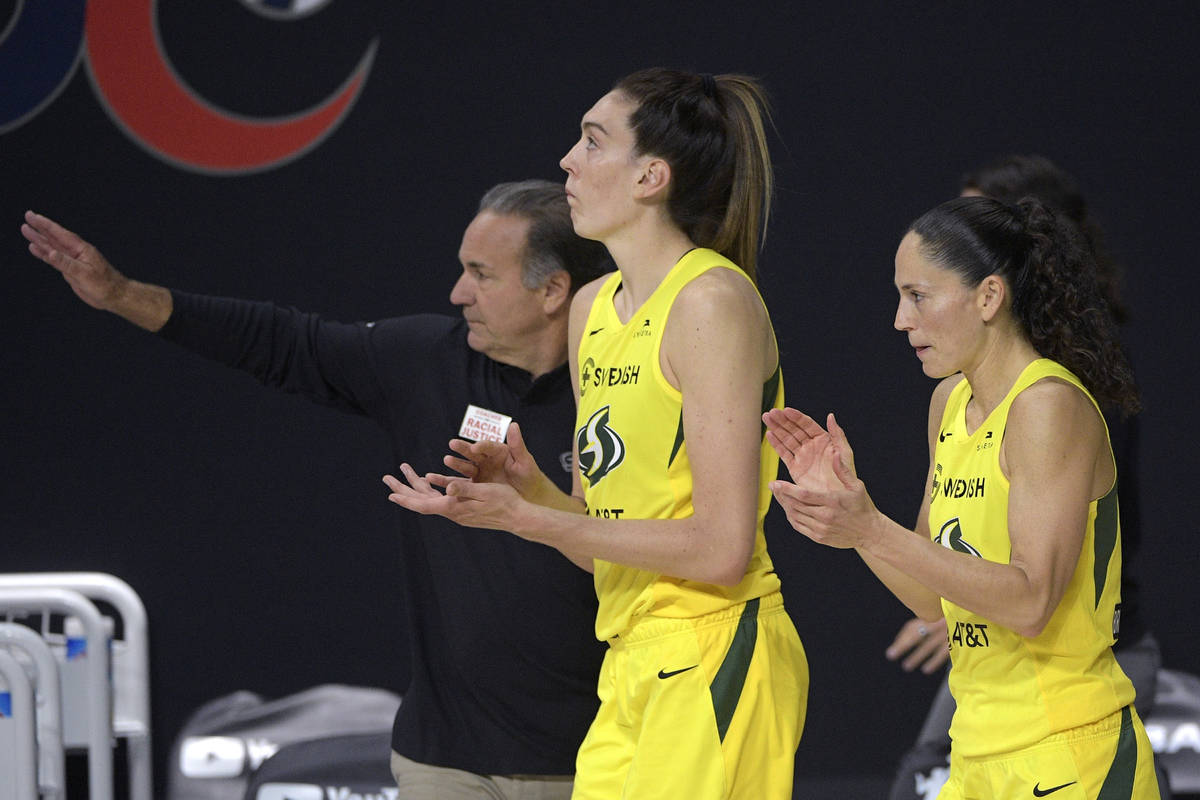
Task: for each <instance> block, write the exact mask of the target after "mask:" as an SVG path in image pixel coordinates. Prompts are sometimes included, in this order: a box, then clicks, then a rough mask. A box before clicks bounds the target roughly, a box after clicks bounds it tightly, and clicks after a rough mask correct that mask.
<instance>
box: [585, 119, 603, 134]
mask: <svg viewBox="0 0 1200 800" xmlns="http://www.w3.org/2000/svg"><path fill="white" fill-rule="evenodd" d="M579 127H581V128H583V129H584V130H585V131H586V130H587V129H588V128H595V129H596V130H598V131H600V132H601V133H603V134H604V135H605V136H608V131H606V130H604V126H603V125H601V124H600V123H599V122H591V121H589V120H586V119H585V120H584V121H583V123H582V124H581V125H580V126H579Z"/></svg>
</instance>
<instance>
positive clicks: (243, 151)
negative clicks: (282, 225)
mask: <svg viewBox="0 0 1200 800" xmlns="http://www.w3.org/2000/svg"><path fill="white" fill-rule="evenodd" d="M328 2H329V0H243V4H244V5H245V6H246V7H247V8H248V9H251V10H253V11H254V12H255V13H259V14H261V15H262V16H264V17H268V18H270V19H278V20H281V21H287V20H291V19H297V18H299V17H302V16H307V15H309V14H312V13H315V12H316V11H319V10H320V9H321V8H323V7H324V6H326V5H327V4H328ZM377 46H378V40H375V41H372V42H371V43H370V44H369V45H368V46H367V48H366V50H365V52H364V53H363V56H362V57H361V58H360V59H359V62H358V65H357V66H356V67H355V68H354V71H353V72H351V73H350V75H349V76H348V77H347V78H346V79H345V80H344V81H343V83H342V85H341V87H340V88H339V89H337V90H336V91H334V92H333V93H332V94H331V95H329V96H328V97H326V98H325V99H324V100H322V101H321V102H319V103H317V104H316V105H314V106H312V107H310V108H307V109H300V110H298V111H296V112H295V113H293V114H290V115H288V116H285V117H247V116H244V115H241V114H235V113H233V112H230V111H226V110H223V109H220V108H217V107H216V106H214V105H213V104H211V103H209V102H208V101H206V100H205V99H204V98H203V97H200V96H199V95H197V94H196V93H195V92H194V91H193V90H192V89H191V88H190V87H189V86H188V85H187V84H186V83H184V82H183V80H182V79H181V78H180V77H179V75H177V74H176V72H175V71H174V69H173V68H172V67H171V64H170V61H169V58H168V54H167V53H166V52H165V51H164V49H163V46H162V41H161V39H160V37H159V35H158V26H157V2H156V0H121V1H120V2H118V1H117V0H90V2H89V1H88V0H36V2H34V1H32V0H17V3H16V7H15V10H14V12H13V14H12V17H11V19H9V20H8V22H7V25H6V26H5V27H4V28H2V29H0V75H4V80H3V81H2V82H0V134H3V133H5V132H7V131H10V130H14V129H16V128H18V127H20V126H21V125H23V124H25V123H26V122H28V121H29V120H31V119H33V118H34V117H36V116H37V115H38V114H40V113H41V112H42V111H43V110H44V109H45V108H47V107H48V106H49V105H50V104H51V103H53V102H54V100H55V99H56V98H57V97H58V95H59V94H60V93H61V92H62V90H63V88H64V87H65V86H66V85H67V83H68V82H69V81H70V79H71V77H72V76H73V75H74V73H75V70H76V67H77V66H78V64H79V62H80V61H81V60H86V62H87V67H88V74H89V76H90V77H91V79H92V86H93V89H94V90H95V93H96V96H97V98H98V99H99V100H100V102H101V104H102V105H103V106H104V108H105V110H106V111H107V112H108V114H109V116H110V117H112V119H113V121H114V122H115V123H116V125H117V127H118V128H120V129H121V130H122V131H123V132H124V133H125V134H126V135H127V136H128V137H129V138H130V139H132V140H133V141H134V142H136V143H137V144H138V145H139V146H141V147H142V148H143V149H144V150H146V151H147V152H149V153H150V154H151V155H153V156H155V157H156V158H159V159H162V160H163V161H166V162H168V163H170V164H173V165H175V166H177V167H179V168H181V169H185V170H189V171H194V172H202V173H209V174H222V175H235V174H244V173H249V172H259V171H262V170H265V169H270V168H272V167H276V166H279V165H281V164H285V163H287V162H289V161H292V160H293V159H296V158H299V157H301V156H303V155H304V154H305V153H307V152H308V151H310V150H311V149H312V148H314V147H316V146H317V145H318V144H320V142H322V141H323V140H324V139H325V138H326V137H327V136H329V134H330V133H332V132H333V131H334V130H335V129H336V128H337V127H338V125H339V124H340V123H341V122H342V120H344V119H345V117H346V115H347V114H348V113H349V111H350V109H351V107H352V106H353V104H354V101H355V100H356V99H357V97H358V95H359V93H360V92H361V91H362V87H363V85H364V84H365V83H366V79H367V76H368V75H369V74H370V71H371V66H372V63H373V61H374V57H375V50H376V48H377Z"/></svg>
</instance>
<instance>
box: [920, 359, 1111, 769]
mask: <svg viewBox="0 0 1200 800" xmlns="http://www.w3.org/2000/svg"><path fill="white" fill-rule="evenodd" d="M1047 377H1056V378H1060V379H1062V380H1063V381H1066V382H1067V383H1070V384H1071V385H1073V386H1075V387H1076V388H1077V389H1079V391H1081V392H1083V393H1084V394H1085V395H1087V397H1088V399H1089V400H1091V401H1092V404H1093V405H1096V401H1095V399H1094V398H1093V397H1092V396H1091V394H1090V393H1088V391H1087V390H1086V389H1084V388H1083V385H1082V384H1081V383H1080V382H1079V379H1078V378H1076V377H1075V376H1074V375H1073V374H1071V372H1070V371H1068V370H1067V369H1065V368H1064V367H1063V366H1061V365H1060V364H1058V363H1056V362H1054V361H1051V360H1049V359H1045V358H1041V359H1038V360H1036V361H1034V362H1032V363H1031V364H1030V365H1029V366H1027V367H1026V368H1025V369H1024V370H1023V371H1022V372H1021V375H1020V376H1019V377H1018V378H1017V381H1016V383H1015V384H1013V387H1012V388H1011V389H1010V390H1009V392H1008V395H1007V396H1006V397H1005V398H1004V400H1003V401H1002V402H1001V403H1000V405H999V406H997V407H996V408H995V409H994V410H993V411H992V412H991V414H989V415H988V417H987V419H985V420H984V421H983V424H981V425H980V426H979V427H978V428H977V429H976V430H975V431H974V432H973V433H968V432H967V427H966V407H967V401H968V400H970V399H971V387H970V386H969V385H968V383H967V381H965V380H964V381H961V382H960V383H959V384H958V386H956V387H955V388H954V389H953V391H952V392H951V394H950V397H949V399H948V401H947V403H946V410H945V412H944V413H943V415H942V423H941V429H940V431H939V435H938V442H937V445H936V448H935V451H934V459H935V460H934V481H933V495H932V498H931V501H932V502H931V505H930V509H929V530H930V535H931V536H932V538H933V540H934V541H936V542H939V543H940V544H942V545H943V546H944V547H949V548H951V549H953V550H957V551H959V552H963V553H968V554H970V555H973V556H977V557H979V558H986V559H987V560H989V561H995V562H999V563H1003V564H1007V563H1008V562H1009V559H1010V556H1011V550H1012V545H1011V542H1010V540H1009V535H1008V493H1009V484H1008V480H1007V478H1005V476H1004V473H1003V472H1002V471H1001V469H1000V455H999V454H1000V443H1001V442H1002V441H1003V439H1004V430H1005V425H1006V423H1007V421H1008V412H1009V409H1010V407H1011V406H1012V402H1013V399H1014V398H1015V397H1016V396H1017V395H1018V394H1020V393H1021V392H1022V391H1024V390H1025V389H1027V388H1028V387H1029V386H1031V385H1033V384H1034V383H1035V382H1037V381H1039V380H1041V379H1043V378H1047ZM1096 410H1097V413H1099V406H1097V408H1096ZM1120 537H1121V530H1120V524H1119V521H1118V518H1117V490H1116V483H1115V482H1114V484H1113V488H1112V489H1110V490H1109V492H1108V494H1106V495H1105V496H1104V497H1102V498H1100V499H1099V500H1095V501H1092V502H1091V503H1090V504H1089V506H1088V518H1087V530H1086V531H1085V534H1084V539H1083V547H1082V550H1081V551H1080V554H1079V563H1078V564H1076V566H1075V572H1074V574H1073V575H1072V577H1071V582H1070V584H1069V585H1068V586H1067V590H1066V593H1065V594H1064V595H1063V598H1062V601H1061V602H1060V603H1059V605H1058V608H1057V609H1056V610H1055V611H1054V615H1053V616H1052V617H1051V619H1050V622H1049V623H1048V624H1047V625H1046V627H1045V629H1044V630H1043V631H1042V633H1041V634H1040V635H1038V636H1037V637H1034V638H1027V637H1024V636H1021V635H1019V634H1017V633H1015V632H1013V631H1011V630H1008V629H1006V628H1002V627H1001V626H999V625H996V624H994V623H992V622H990V621H988V620H986V619H984V618H983V617H980V616H978V615H977V614H973V613H971V612H970V611H967V610H966V609H964V608H961V607H960V606H957V605H955V604H954V603H951V602H949V601H947V600H944V599H943V600H942V611H943V613H944V614H945V616H946V624H947V628H948V635H949V640H950V642H949V643H950V656H951V660H952V666H951V670H950V692H951V694H953V695H954V699H955V702H956V703H957V710H956V711H955V714H954V720H953V722H952V723H951V725H950V736H951V738H952V739H953V740H954V747H955V749H956V750H957V751H958V752H959V753H960V755H963V756H967V757H977V756H985V755H994V754H998V753H1005V752H1008V751H1011V750H1014V749H1017V748H1020V747H1026V746H1028V745H1031V744H1034V743H1036V742H1038V741H1040V740H1041V739H1044V738H1045V737H1047V736H1050V735H1052V734H1054V733H1058V732H1060V731H1064V730H1068V729H1070V728H1075V727H1078V726H1080V725H1085V724H1088V723H1091V722H1095V721H1096V720H1099V719H1102V718H1104V717H1106V716H1108V715H1109V714H1111V713H1113V712H1114V711H1117V710H1119V709H1120V708H1122V707H1123V706H1126V705H1128V704H1129V703H1131V702H1132V701H1133V695H1134V690H1133V684H1132V683H1130V681H1129V679H1128V678H1127V677H1125V674H1124V673H1123V672H1121V668H1120V667H1119V666H1117V662H1116V659H1115V658H1113V654H1112V644H1113V642H1114V641H1115V636H1116V630H1115V629H1116V625H1117V620H1118V606H1119V600H1120V578H1121V538H1120Z"/></svg>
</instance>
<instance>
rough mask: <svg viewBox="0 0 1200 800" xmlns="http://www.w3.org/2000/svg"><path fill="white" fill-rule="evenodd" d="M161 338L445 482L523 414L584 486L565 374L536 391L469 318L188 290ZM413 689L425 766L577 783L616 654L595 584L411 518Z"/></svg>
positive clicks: (407, 749)
mask: <svg viewBox="0 0 1200 800" xmlns="http://www.w3.org/2000/svg"><path fill="white" fill-rule="evenodd" d="M173 298H174V311H173V313H172V315H171V318H170V319H169V320H168V322H167V324H166V325H165V326H164V327H163V329H162V331H161V335H162V336H163V337H164V338H166V339H168V340H170V341H173V342H175V343H177V344H180V345H182V346H183V347H185V348H188V349H190V350H193V351H195V352H197V353H199V354H201V355H204V356H207V357H209V358H212V359H215V360H217V361H220V362H223V363H225V364H228V365H230V366H233V367H236V368H239V369H242V370H245V371H247V372H249V373H251V374H253V375H254V376H255V377H257V378H258V379H259V380H260V381H262V382H263V383H265V384H267V385H269V386H275V387H277V388H280V389H283V390H284V391H288V392H295V393H299V394H303V395H305V396H307V397H308V398H309V399H311V400H313V401H315V402H317V403H321V404H323V405H327V406H330V407H333V408H338V409H340V410H342V411H348V412H352V413H356V414H363V415H366V416H369V417H371V418H372V419H374V420H375V421H376V422H378V423H379V424H380V425H381V426H382V427H383V429H384V430H385V431H386V432H387V435H388V437H389V439H390V441H391V443H392V448H393V452H394V454H395V459H396V464H399V462H401V461H407V462H408V463H410V464H412V465H413V467H414V468H415V469H416V470H417V471H418V472H421V473H424V472H426V471H438V472H444V471H445V467H444V466H443V465H442V456H443V455H444V454H446V453H447V452H449V450H448V449H447V446H446V443H447V442H448V441H449V440H450V439H451V438H452V437H453V436H455V435H456V434H457V433H458V430H459V426H460V424H461V422H462V418H463V414H464V412H465V411H466V407H467V405H468V404H472V405H476V406H482V407H484V408H487V409H490V410H492V411H498V412H500V413H502V414H506V415H508V416H511V417H512V418H513V419H515V420H516V421H517V422H519V423H520V425H521V432H522V434H523V435H524V438H525V442H526V444H527V446H528V447H529V450H530V452H531V453H532V454H533V456H534V458H536V459H537V462H538V464H539V466H541V468H542V470H543V471H544V472H545V473H546V474H547V475H548V476H550V477H551V478H552V479H553V480H554V481H555V482H556V483H557V484H558V485H559V486H560V487H561V488H563V489H564V490H566V491H570V483H571V474H570V453H571V437H572V431H573V426H574V419H575V408H574V400H573V397H572V393H571V386H570V376H569V372H568V370H567V367H566V365H565V364H564V365H562V366H560V367H559V368H557V369H555V370H554V371H553V372H550V373H548V374H546V375H542V376H540V377H539V378H537V379H536V380H532V379H531V377H530V375H529V373H527V372H525V371H524V370H521V369H518V368H516V367H511V366H508V365H505V364H500V363H498V362H495V361H492V360H491V359H489V358H487V357H486V356H484V355H482V354H480V353H477V352H475V351H473V350H471V349H470V347H468V346H467V327H466V324H465V322H464V321H463V320H462V319H455V318H452V317H446V316H438V315H419V316H409V317H398V318H393V319H386V320H381V321H379V322H375V323H354V324H348V323H339V322H333V321H330V320H326V319H322V318H321V317H319V316H317V315H314V314H306V313H301V312H299V311H296V310H294V309H287V308H281V307H279V306H276V305H274V304H271V303H260V302H251V301H244V300H233V299H227V298H214V297H205V296H199V295H191V294H186V293H183V292H173ZM396 512H397V513H396V518H397V524H398V526H399V527H400V529H401V536H402V543H403V545H402V553H403V561H402V562H401V563H400V564H398V565H397V570H398V580H397V582H396V585H397V586H398V587H399V589H400V591H403V592H404V593H405V606H406V608H407V609H408V614H409V619H408V632H409V648H410V653H411V661H412V681H411V683H410V685H409V687H408V690H407V691H406V692H405V693H404V699H403V702H402V703H401V704H400V709H399V711H398V712H397V715H396V721H395V725H394V727H393V732H392V745H393V748H394V749H395V750H396V751H397V752H399V753H400V754H401V755H403V756H405V757H407V758H410V759H412V760H414V761H420V762H422V763H426V764H433V765H437V766H444V767H454V768H457V769H463V770H468V771H470V772H476V773H480V774H559V775H565V774H571V773H573V772H574V770H575V752H576V750H577V749H578V747H579V744H580V742H581V741H582V740H583V736H584V734H585V733H586V731H587V727H588V725H589V723H590V722H591V719H592V717H593V716H594V715H595V713H596V709H597V706H598V701H597V699H596V675H597V673H598V672H599V666H600V660H601V658H602V657H603V652H604V646H603V645H602V644H601V643H599V642H597V641H596V640H595V638H594V636H593V629H594V623H595V614H596V597H595V592H594V589H593V587H592V580H591V576H590V575H588V574H587V573H585V572H583V571H582V570H580V569H579V568H578V567H576V566H574V565H573V564H571V563H570V562H569V561H567V559H566V558H565V557H564V556H562V555H561V554H560V553H558V552H557V551H556V550H553V549H552V548H549V547H546V546H544V545H540V544H533V543H530V542H526V541H524V540H522V539H520V538H518V537H516V536H513V535H512V534H509V533H505V532H499V531H490V530H473V529H468V528H461V527H459V526H457V525H455V524H454V523H452V522H449V521H448V520H445V519H443V518H441V517H437V516H421V515H418V514H413V513H410V512H407V511H404V510H402V509H397V510H396Z"/></svg>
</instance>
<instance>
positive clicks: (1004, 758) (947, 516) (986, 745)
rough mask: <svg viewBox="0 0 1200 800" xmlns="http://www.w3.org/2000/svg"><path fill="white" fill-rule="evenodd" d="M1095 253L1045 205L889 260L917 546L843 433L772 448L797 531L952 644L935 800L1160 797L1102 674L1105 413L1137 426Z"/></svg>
mask: <svg viewBox="0 0 1200 800" xmlns="http://www.w3.org/2000/svg"><path fill="white" fill-rule="evenodd" d="M1089 252H1090V251H1089V250H1088V249H1087V248H1086V246H1084V245H1083V243H1082V242H1081V240H1080V239H1079V236H1078V231H1076V230H1075V229H1074V228H1073V227H1072V226H1071V225H1070V224H1069V223H1065V222H1062V221H1059V220H1056V219H1055V218H1054V216H1053V215H1052V214H1051V213H1050V212H1049V211H1048V210H1047V209H1046V208H1044V207H1043V206H1041V205H1040V204H1038V203H1037V202H1036V201H1034V200H1024V201H1022V202H1021V203H1019V204H1018V205H1015V206H1013V205H1006V204H1003V203H1000V202H998V201H996V200H991V199H986V198H981V197H969V198H959V199H956V200H952V201H949V202H947V203H944V204H942V205H941V206H938V207H937V208H935V209H933V210H932V211H930V212H928V213H927V214H925V215H923V216H922V217H920V218H919V219H918V220H917V221H916V222H914V223H913V225H912V226H911V227H910V229H909V232H908V233H907V234H906V235H905V237H904V239H903V241H902V242H901V243H900V247H899V250H898V251H897V253H896V286H897V289H898V290H899V291H900V304H899V308H898V310H897V313H896V327H897V328H898V329H899V330H901V331H904V332H905V333H907V334H908V337H909V341H910V343H911V344H912V346H913V347H914V348H915V350H916V354H917V357H918V358H919V359H920V360H921V363H922V367H923V369H924V371H925V374H927V375H929V376H930V377H936V378H944V380H943V381H942V382H941V383H940V384H939V385H938V387H937V389H936V390H935V391H934V394H933V400H932V402H931V404H930V412H929V442H930V468H929V474H928V479H927V484H926V494H925V498H924V502H923V503H922V505H921V510H920V513H919V515H918V519H917V526H916V531H915V534H916V535H913V534H914V532H913V531H909V530H906V529H904V528H903V527H902V526H900V525H898V524H897V523H895V522H893V521H891V520H889V519H887V518H886V517H884V516H883V515H882V514H880V513H879V511H878V510H877V509H876V508H875V507H874V504H873V503H872V502H871V499H870V497H869V496H868V494H867V492H866V487H865V486H864V485H863V483H862V481H860V480H858V478H857V476H856V475H855V473H854V459H853V452H852V450H851V449H850V446H849V443H848V442H847V440H846V436H845V433H844V431H842V429H841V428H840V427H839V426H838V425H837V421H836V420H835V419H834V416H833V415H832V414H830V415H829V417H828V421H827V425H828V430H825V429H823V428H821V426H820V425H818V424H817V423H816V422H814V421H813V420H812V419H811V418H809V417H807V416H806V415H804V414H801V413H800V412H798V411H795V410H794V409H783V410H774V411H770V412H768V413H767V414H766V415H765V417H764V419H765V421H766V422H767V425H768V429H769V432H768V438H769V439H770V441H771V443H772V444H773V445H774V446H775V448H776V450H777V451H778V452H779V453H780V455H781V456H782V457H783V459H784V463H785V464H786V465H787V466H788V470H789V472H790V474H791V476H792V479H793V481H794V483H789V482H786V481H778V482H776V483H775V484H774V485H773V487H772V488H773V491H774V493H775V497H776V498H777V499H778V501H779V502H780V504H781V505H782V506H783V508H784V509H785V510H786V511H787V513H788V519H789V521H790V522H791V523H792V525H793V527H795V528H796V529H797V530H799V531H800V532H802V533H804V534H805V535H807V536H809V537H810V538H812V539H813V540H815V541H818V542H821V543H823V544H827V545H830V546H833V547H853V548H855V549H856V550H858V552H859V554H860V555H861V556H862V558H863V560H864V561H865V562H866V563H867V565H868V566H870V567H871V569H872V570H873V571H874V572H875V574H876V575H877V576H878V577H879V578H880V579H881V580H882V581H883V583H884V584H885V585H887V586H888V588H889V589H891V590H892V592H893V593H895V594H896V596H897V597H898V598H900V599H901V600H902V601H903V602H904V603H905V604H906V605H907V606H908V607H909V608H910V609H912V610H913V612H914V613H916V614H917V616H919V617H921V618H922V619H926V620H935V619H938V618H940V617H942V616H943V615H944V616H945V618H946V621H947V625H948V638H949V641H948V645H949V648H950V655H951V671H950V689H951V692H952V694H953V695H954V699H955V701H956V704H957V710H956V712H955V715H954V719H953V722H952V724H951V728H950V734H951V739H952V747H951V757H950V777H949V780H948V781H947V783H946V785H945V786H944V787H943V789H942V791H941V793H940V794H939V795H938V797H939V798H940V800H968V798H1022V797H1035V798H1036V797H1053V798H1054V800H1081V799H1082V798H1091V799H1092V800H1095V799H1096V798H1103V800H1112V799H1113V798H1123V799H1124V798H1139V800H1141V799H1142V798H1157V797H1158V796H1159V795H1158V785H1157V780H1156V777H1155V774H1154V768H1153V764H1152V761H1151V751H1150V745H1149V741H1148V740H1147V738H1146V733H1145V730H1144V729H1143V727H1142V724H1141V721H1140V720H1139V719H1138V717H1137V713H1136V711H1134V709H1133V706H1132V701H1133V696H1134V691H1133V686H1132V684H1131V683H1130V682H1129V679H1128V678H1127V677H1126V676H1125V675H1124V673H1122V672H1121V670H1120V667H1119V666H1118V665H1117V663H1116V660H1115V659H1114V657H1113V655H1112V649H1111V646H1112V643H1113V641H1114V638H1115V627H1116V624H1117V619H1118V616H1119V615H1118V614H1117V606H1118V603H1119V597H1118V594H1119V578H1120V569H1121V563H1120V552H1121V551H1120V528H1119V524H1118V521H1117V520H1118V518H1117V509H1116V480H1117V475H1116V467H1115V465H1114V462H1113V456H1112V450H1111V447H1110V445H1109V440H1108V431H1107V427H1106V426H1105V423H1104V420H1103V417H1102V416H1101V414H1100V409H1099V406H1098V405H1097V403H1096V399H1095V398H1096V397H1099V398H1102V399H1104V400H1106V401H1109V402H1112V403H1114V404H1115V405H1117V406H1119V407H1121V408H1122V409H1123V410H1125V411H1127V412H1133V411H1136V410H1137V407H1138V401H1137V393H1136V389H1135V388H1134V385H1133V380H1132V375H1131V374H1130V371H1129V368H1128V364H1127V363H1126V361H1125V358H1124V356H1123V354H1122V353H1121V351H1120V348H1119V346H1118V344H1117V341H1116V336H1115V325H1114V324H1113V321H1112V318H1111V315H1110V314H1109V312H1108V309H1107V307H1106V306H1105V305H1104V302H1103V300H1101V298H1100V293H1099V290H1098V287H1097V283H1096V274H1095V270H1094V267H1093V265H1092V264H1091V263H1090V262H1089V261H1088V260H1087V259H1088V253H1089Z"/></svg>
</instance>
